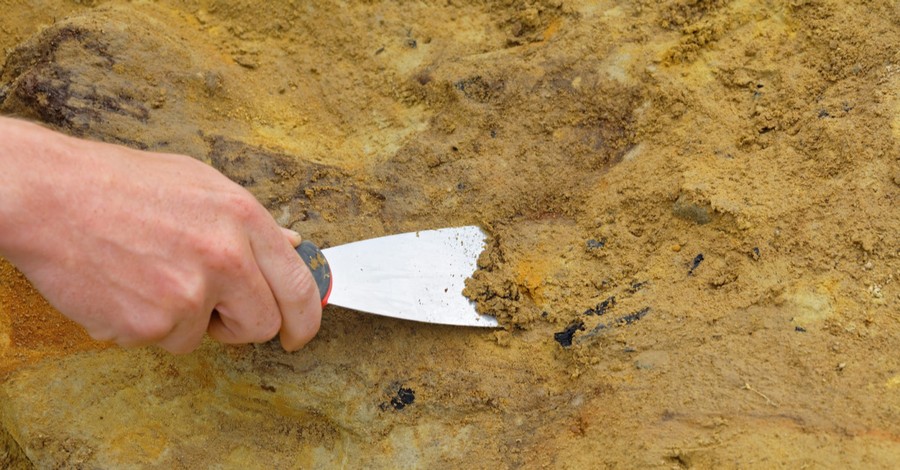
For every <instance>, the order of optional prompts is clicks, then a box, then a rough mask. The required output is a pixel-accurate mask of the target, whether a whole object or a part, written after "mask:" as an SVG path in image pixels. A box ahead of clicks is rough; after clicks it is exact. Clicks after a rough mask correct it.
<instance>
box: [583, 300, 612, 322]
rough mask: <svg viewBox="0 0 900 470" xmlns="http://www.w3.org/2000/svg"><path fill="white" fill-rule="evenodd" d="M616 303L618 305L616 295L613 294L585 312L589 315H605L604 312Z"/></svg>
mask: <svg viewBox="0 0 900 470" xmlns="http://www.w3.org/2000/svg"><path fill="white" fill-rule="evenodd" d="M615 305H616V297H615V296H611V297H609V298H607V299H606V300H604V301H603V302H600V303H599V304H597V305H596V306H594V307H592V308H589V309H587V310H585V311H584V314H585V315H588V316H590V315H597V316H598V317H599V316H600V315H603V314H604V313H606V311H607V310H609V309H610V308H611V307H614V306H615Z"/></svg>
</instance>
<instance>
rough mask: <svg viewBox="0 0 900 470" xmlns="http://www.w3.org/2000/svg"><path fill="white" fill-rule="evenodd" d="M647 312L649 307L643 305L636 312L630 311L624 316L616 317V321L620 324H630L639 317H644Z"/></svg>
mask: <svg viewBox="0 0 900 470" xmlns="http://www.w3.org/2000/svg"><path fill="white" fill-rule="evenodd" d="M648 313H650V307H644V308H642V309H640V310H638V311H637V312H634V313H630V314H628V315H625V316H624V317H619V318H616V323H618V324H620V325H630V324H632V323H634V322H636V321H638V320H640V319H641V318H644V317H645V316H647V314H648Z"/></svg>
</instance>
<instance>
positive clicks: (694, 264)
mask: <svg viewBox="0 0 900 470" xmlns="http://www.w3.org/2000/svg"><path fill="white" fill-rule="evenodd" d="M702 262H703V253H699V254H697V256H695V257H694V260H693V261H691V269H689V270H688V276H690V275H692V274H694V270H695V269H697V266H700V263H702Z"/></svg>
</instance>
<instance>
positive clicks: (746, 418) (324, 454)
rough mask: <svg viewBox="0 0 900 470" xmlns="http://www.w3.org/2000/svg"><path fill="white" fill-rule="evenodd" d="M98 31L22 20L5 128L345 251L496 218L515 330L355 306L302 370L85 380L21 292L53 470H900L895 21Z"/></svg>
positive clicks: (75, 11)
mask: <svg viewBox="0 0 900 470" xmlns="http://www.w3.org/2000/svg"><path fill="white" fill-rule="evenodd" d="M7 3H8V2H7ZM97 3H98V5H93V4H92V5H72V4H69V3H65V2H48V7H47V9H45V10H35V11H31V12H26V11H24V10H23V9H21V8H19V7H12V6H10V5H6V3H4V2H3V1H2V0H0V5H4V6H7V10H9V11H10V12H11V13H10V14H9V16H8V17H4V18H2V19H0V31H12V33H11V36H8V37H3V36H2V35H0V41H2V42H0V45H2V46H4V47H10V51H9V53H8V55H7V57H6V61H5V64H6V65H4V67H3V69H2V70H0V111H3V112H5V113H13V114H17V115H20V116H25V117H29V118H32V119H38V120H41V121H43V122H45V123H46V124H47V125H50V126H53V127H55V128H57V129H59V130H62V131H63V132H67V133H70V134H74V135H79V136H83V137H87V138H94V139H101V140H106V141H110V142H119V143H123V144H126V145H131V146H134V147H138V148H146V149H151V150H157V151H167V152H179V153H185V154H189V155H193V156H194V157H196V158H199V159H201V160H203V161H206V162H208V163H210V164H211V165H213V166H215V167H216V168H218V169H219V170H221V171H222V172H223V173H225V174H226V175H228V176H229V177H231V178H233V179H234V180H236V181H238V182H240V183H241V184H242V185H244V186H246V187H247V188H248V189H250V191H252V192H253V194H254V195H256V196H257V198H259V199H260V201H262V202H263V203H264V204H265V205H266V207H267V208H269V210H270V211H271V212H272V214H273V216H275V217H276V219H277V220H278V221H279V222H280V223H282V224H283V225H286V226H290V227H292V228H294V229H296V230H299V231H300V232H301V233H303V234H304V236H306V237H307V238H311V239H314V240H316V241H318V242H320V244H321V245H323V246H329V245H333V244H338V243H343V242H349V241H353V240H358V239H362V238H367V237H370V236H377V235H384V234H390V233H397V232H403V231H409V230H418V229H427V228H437V227H442V226H453V225H466V224H475V223H477V224H480V225H482V226H483V227H485V229H486V230H487V231H488V232H489V233H490V237H491V240H490V243H489V247H488V249H487V250H486V251H485V252H484V253H483V254H482V256H481V257H480V259H479V270H478V271H477V272H476V273H474V275H473V276H472V278H471V279H469V280H468V282H467V286H466V290H465V294H466V295H468V296H469V297H470V298H471V299H473V300H474V301H475V302H476V304H477V307H478V309H479V311H481V312H483V313H487V314H491V315H495V316H496V317H497V318H498V319H499V320H500V323H501V326H502V328H500V329H498V330H496V331H484V330H469V329H454V328H447V327H440V326H428V325H419V324H412V323H407V322H399V321H394V320H390V319H383V318H377V317H372V316H366V315H360V314H356V313H353V312H349V311H344V310H341V309H334V308H332V309H328V310H327V312H326V315H325V318H324V320H323V328H322V331H321V333H320V335H319V336H318V337H317V339H316V340H315V341H314V342H313V343H311V344H310V345H309V346H308V347H307V348H306V349H305V350H304V351H302V352H300V353H297V354H293V355H291V354H285V353H283V352H282V351H280V350H279V349H278V348H277V346H275V345H273V344H266V345H258V346H246V347H235V348H230V347H223V346H218V345H211V344H207V345H205V346H204V348H203V349H202V350H201V351H199V352H198V353H196V354H193V355H191V356H189V357H186V358H175V357H171V356H167V355H163V354H160V353H157V352H154V351H152V350H146V349H145V350H138V351H122V350H118V349H115V348H113V349H104V350H102V351H99V352H92V353H77V352H78V351H84V350H87V349H98V348H102V347H103V346H104V345H96V344H93V343H90V342H88V341H87V340H85V339H84V338H83V337H79V336H77V335H78V334H79V333H78V332H77V329H76V328H75V327H74V326H73V325H71V324H68V323H64V322H63V320H61V319H60V318H61V317H59V316H58V315H57V314H55V313H53V312H52V310H51V309H49V307H48V306H47V305H46V304H41V303H39V302H38V301H37V300H36V299H37V296H36V294H35V293H34V292H33V290H29V287H28V286H27V285H26V283H25V281H24V280H23V279H22V278H21V276H20V275H19V274H17V273H16V272H15V271H14V270H13V269H12V268H11V267H9V266H8V265H4V267H3V270H2V272H0V279H2V281H3V282H2V283H0V287H2V288H3V289H4V290H2V291H0V301H2V303H0V305H2V308H3V310H2V312H0V313H2V315H0V354H2V355H0V357H2V358H3V361H4V364H3V365H2V367H3V368H4V369H5V370H8V371H11V374H10V375H9V379H8V380H7V382H6V383H4V384H3V385H2V386H0V394H2V395H3V397H4V400H2V401H0V404H2V406H0V413H2V416H3V417H4V421H3V422H4V425H5V426H6V428H7V429H9V430H10V435H11V436H14V437H15V440H16V442H18V444H20V445H21V447H22V448H23V449H25V450H26V451H27V452H28V455H29V457H32V458H34V459H35V461H36V462H38V463H39V464H41V465H45V466H53V465H61V464H64V463H65V462H66V461H69V462H76V461H77V462H78V463H80V464H84V465H89V466H90V465H93V466H112V467H115V466H121V465H122V464H123V463H131V464H133V463H134V462H135V461H138V462H139V464H144V465H150V466H152V465H156V466H171V465H174V464H175V463H176V462H178V463H180V464H184V465H188V466H209V465H223V464H224V465H228V464H230V465H233V466H242V465H248V464H249V465H258V462H260V461H265V462H267V464H271V465H275V466H278V465H279V464H284V465H296V464H297V462H303V465H305V464H307V463H308V464H309V465H310V466H312V465H313V464H314V463H317V464H320V465H325V466H327V465H328V464H330V463H334V464H335V465H337V464H338V462H346V461H347V459H348V458H349V459H350V461H356V462H360V464H362V462H365V465H374V466H385V467H396V466H402V465H408V466H425V467H428V466H464V465H470V464H471V462H472V461H478V462H480V463H482V464H483V465H484V466H493V465H497V466H509V467H515V466H551V465H554V466H556V465H562V466H568V467H573V468H593V467H597V466H604V465H605V466H625V467H651V466H667V467H668V466H678V467H689V466H699V467H721V466H725V467H729V466H750V467H754V466H760V467H769V466H771V465H772V464H773V462H774V463H776V464H777V465H782V466H797V467H800V466H804V465H806V466H816V465H838V466H851V467H852V466H862V465H866V466H883V467H889V466H890V465H891V464H892V463H893V462H895V461H896V459H897V458H900V447H898V446H897V444H896V442H897V440H898V436H900V427H898V424H897V423H896V422H894V421H895V420H890V419H889V416H890V410H892V409H894V408H896V407H898V406H900V401H898V398H897V394H896V388H897V387H898V386H900V375H898V372H897V371H898V370H900V360H898V359H897V358H896V357H895V355H894V354H892V352H893V351H894V350H896V349H897V348H898V347H900V341H898V338H900V324H898V322H897V308H896V305H897V302H898V300H900V292H898V291H897V286H898V283H897V279H898V277H900V251H898V248H897V246H896V236H895V234H896V233H898V231H900V213H898V211H897V210H896V206H897V200H898V197H900V183H898V179H900V177H898V175H900V173H898V171H900V170H898V168H900V158H898V155H900V96H898V92H897V90H900V53H898V51H897V48H896V47H894V46H895V45H896V44H897V43H898V41H900V37H898V36H900V32H898V31H900V30H898V28H897V24H896V21H894V20H893V19H894V18H897V17H900V10H898V8H900V7H898V6H897V5H895V4H894V3H892V2H849V3H848V2H842V3H840V4H838V3H834V2H823V1H784V2H781V1H776V2H753V1H721V0H715V1H695V0H690V1H688V0H668V1H664V2H634V3H625V4H619V3H615V2H599V3H598V2H593V1H590V2H589V1H557V0H547V1H528V2H510V1H496V2H447V3H442V4H440V5H438V4H428V5H426V4H409V5H395V4H393V3H390V2H364V3H355V4H352V5H346V4H339V3H337V2H316V3H315V4H308V5H304V6H303V7H296V6H291V4H290V2H266V3H264V4H261V3H259V2H250V1H240V0H235V1H228V2H211V3H204V2H201V4H196V5H194V4H192V5H191V6H185V5H184V4H182V3H175V2H167V1H163V2H156V3H153V4H146V3H142V4H132V3H125V2H118V1H110V2H97ZM101 3H102V4H101ZM56 18H62V19H60V20H58V21H57V20H56ZM25 25H30V26H25ZM45 26H46V28H44V27H45ZM13 38H14V39H13ZM13 46H15V47H13ZM48 318H52V319H53V320H52V321H49V320H48ZM48 325H49V326H48ZM4 338H8V339H4ZM61 338H70V339H61ZM71 338H81V339H71ZM350 345H352V346H351V347H348V346H350ZM76 353H77V354H76ZM58 357H64V359H60V360H56V359H54V358H58ZM24 358H27V359H28V360H27V361H26V360H25V359H24ZM26 362H27V363H30V364H32V365H31V366H30V367H28V368H24V367H22V365H23V364H25V363H26ZM59 377H64V380H63V379H60V380H57V379H58V378H59ZM48 383H51V384H52V387H49V388H48V389H47V392H46V393H45V394H43V395H41V397H40V403H38V402H37V401H35V400H36V399H35V398H34V397H33V394H31V393H29V392H28V391H29V390H34V389H35V388H39V387H43V386H44V385H46V384H48ZM84 384H92V385H90V386H87V385H84ZM185 430H190V432H188V431H185ZM13 431H15V432H13ZM211 436H214V437H215V439H211V438H210V437H211ZM248 436H251V437H249V438H248ZM252 436H257V437H252ZM73 442H77V443H78V446H77V447H80V448H82V449H87V450H86V451H83V452H81V453H78V452H76V449H74V448H73V445H72V443H73ZM210 442H214V444H210ZM135 443H139V444H135ZM67 459H68V460H67ZM72 459H74V460H72ZM863 462H865V464H863Z"/></svg>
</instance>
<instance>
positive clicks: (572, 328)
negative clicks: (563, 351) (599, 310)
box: [553, 320, 584, 348]
mask: <svg viewBox="0 0 900 470" xmlns="http://www.w3.org/2000/svg"><path fill="white" fill-rule="evenodd" d="M578 330H584V322H583V321H581V320H576V321H574V322H572V323H569V326H567V327H566V329H564V330H562V331H560V332H559V333H554V334H553V339H555V340H556V342H557V343H559V344H560V345H561V346H562V347H564V348H568V347H569V346H571V345H572V337H573V336H575V332H576V331H578Z"/></svg>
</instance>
